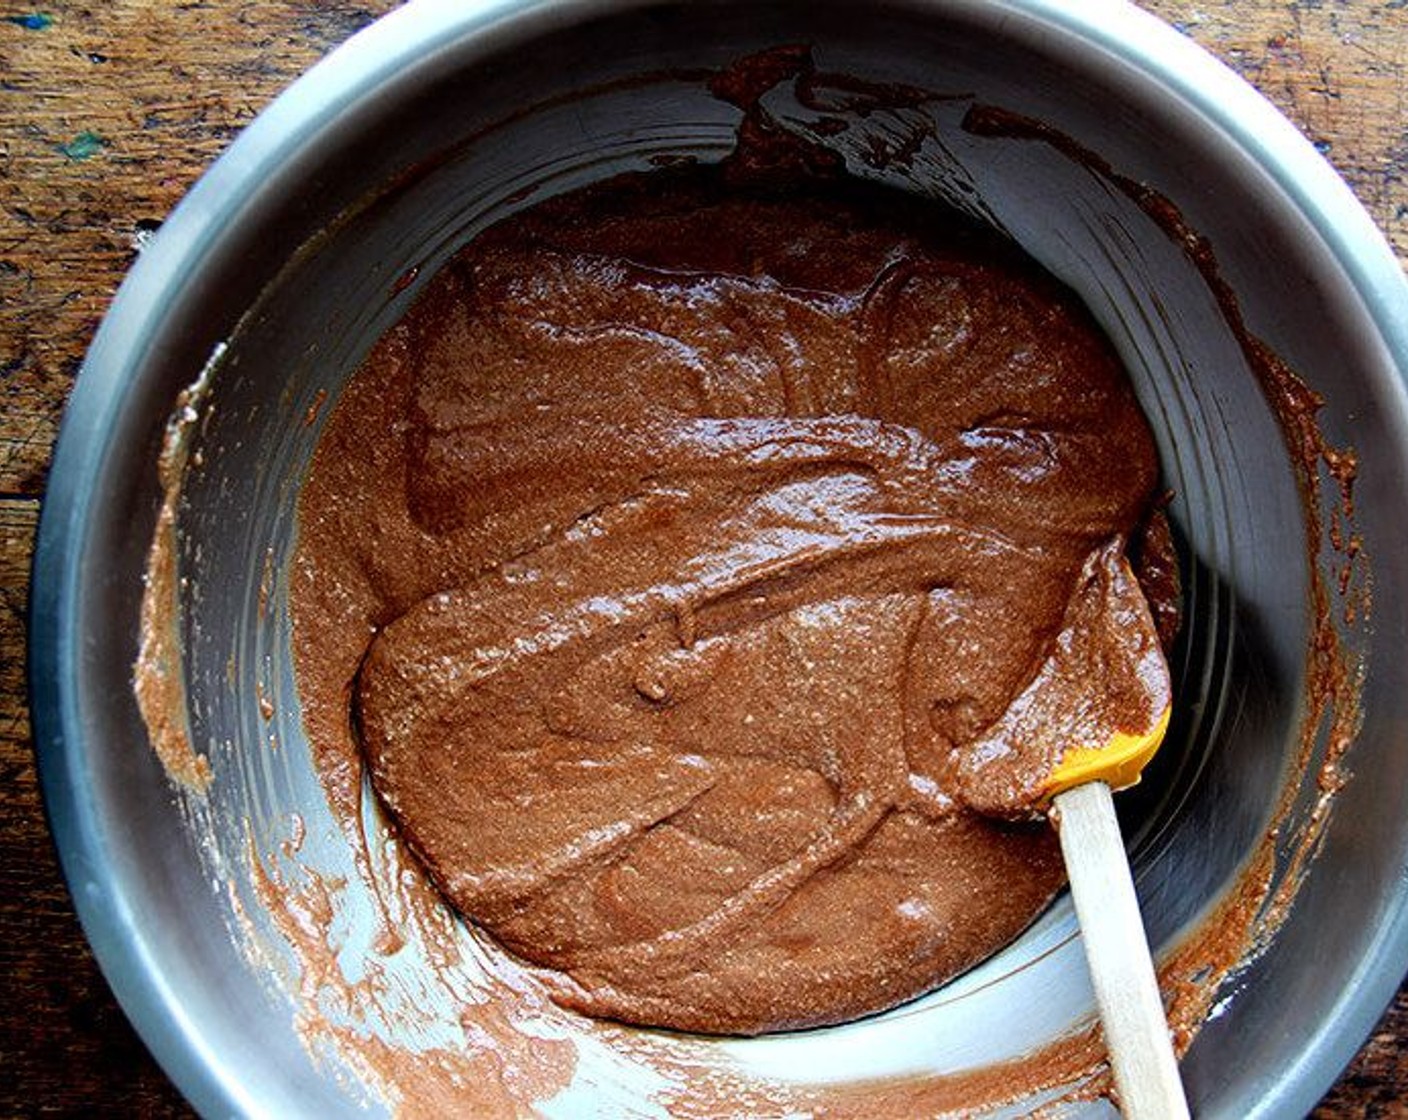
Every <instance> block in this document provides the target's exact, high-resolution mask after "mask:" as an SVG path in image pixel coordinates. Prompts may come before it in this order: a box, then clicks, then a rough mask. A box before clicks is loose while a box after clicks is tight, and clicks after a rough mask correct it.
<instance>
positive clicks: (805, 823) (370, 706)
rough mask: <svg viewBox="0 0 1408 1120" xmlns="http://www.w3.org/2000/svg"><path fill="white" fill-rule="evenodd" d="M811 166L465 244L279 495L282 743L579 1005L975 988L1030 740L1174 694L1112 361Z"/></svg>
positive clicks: (920, 213)
mask: <svg viewBox="0 0 1408 1120" xmlns="http://www.w3.org/2000/svg"><path fill="white" fill-rule="evenodd" d="M746 139H747V137H746V135H745V136H744V140H745V141H746ZM783 170H786V169H785V168H784V169H783ZM804 170H805V171H806V172H807V174H806V175H805V176H804V177H803V178H801V179H799V178H798V177H797V175H796V174H793V175H792V176H791V179H790V181H788V182H787V183H786V189H785V190H784V191H782V192H778V191H777V189H776V188H777V186H778V184H779V181H780V180H779V176H780V175H781V174H782V171H780V170H779V167H778V165H777V164H776V163H774V164H773V165H772V166H770V167H769V168H768V174H767V175H766V176H764V177H762V179H760V180H756V181H754V182H752V183H750V182H748V181H747V176H746V175H740V173H739V164H738V162H737V161H736V160H735V161H734V162H732V163H731V164H730V165H729V166H728V167H727V168H725V169H723V170H720V169H698V170H693V171H685V172H679V171H670V172H657V173H653V174H651V175H646V176H638V177H626V178H621V179H617V180H614V181H612V182H610V183H606V184H602V185H599V186H597V187H594V188H591V189H588V190H586V191H583V192H579V193H576V194H572V195H569V196H565V197H562V198H559V199H556V200H552V201H549V202H546V203H543V204H539V205H538V206H536V207H534V208H532V209H530V210H528V211H526V212H524V213H522V214H521V215H519V216H518V217H516V218H514V219H511V220H509V221H507V222H504V223H502V224H501V225H499V226H497V227H495V228H494V229H492V230H490V231H489V232H487V233H486V234H484V235H482V236H481V237H479V238H478V239H477V240H476V241H475V242H474V243H473V244H471V245H470V246H469V247H468V249H466V250H465V251H464V252H463V253H462V254H461V255H460V256H459V257H458V258H457V259H456V260H455V261H453V262H452V263H451V265H450V266H448V267H447V268H446V269H445V270H444V271H443V272H442V273H441V275H440V276H438V277H437V278H436V279H435V280H434V281H433V282H432V284H431V286H430V287H429V289H428V290H427V292H426V293H425V294H424V296H423V297H422V298H421V299H420V301H419V302H418V303H417V305H416V306H415V308H414V309H413V310H412V312H411V313H410V315H409V316H408V317H407V318H406V319H405V320H404V321H403V322H402V323H401V324H400V325H399V326H397V327H396V328H395V329H394V330H393V331H392V332H391V333H390V334H389V335H388V336H387V337H386V338H385V339H383V341H382V342H381V343H380V345H379V346H378V347H377V349H376V350H375V351H374V353H373V354H372V356H371V357H370V358H369V360H368V361H367V363H366V365H365V366H364V368H363V369H362V370H361V371H360V372H359V374H358V375H357V377H356V378H355V379H354V381H353V383H352V384H351V386H350V387H349V389H348V390H347V391H346V392H345V394H344V395H343V398H342V400H341V401H340V402H339V404H338V406H337V409H336V411H335V413H334V415H333V417H332V420H331V422H330V426H329V429H328V431H327V433H326V435H325V436H324V438H323V441H322V444H321V446H320V449H319V452H318V455H317V458H316V461H315V464H314V468H313V471H312V473H311V476H310V478H309V481H308V484H307V486H306V488H305V490H304V495H303V499H302V506H301V526H302V528H301V539H300V545H299V551H298V556H297V561H296V570H295V574H294V587H293V596H292V601H293V608H294V617H295V639H296V652H297V657H298V666H299V673H300V685H301V689H302V694H303V698H304V703H305V712H306V714H307V718H308V723H309V731H310V738H311V740H312V742H313V743H314V744H315V750H317V751H319V752H320V755H321V756H322V759H323V763H326V762H328V761H329V760H333V761H336V762H337V764H338V765H344V766H345V765H348V756H347V754H346V747H347V744H348V743H349V741H350V739H351V737H352V736H353V735H355V736H356V737H357V738H358V740H359V742H360V746H361V748H362V749H363V751H364V753H365V757H366V759H367V761H368V763H369V765H370V770H371V774H372V778H373V782H374V784H375V786H376V789H377V791H378V793H379V794H380V796H381V797H382V799H383V800H384V802H385V804H386V805H387V807H388V808H389V809H390V811H391V813H392V815H393V816H394V817H395V818H396V820H397V821H398V823H399V825H400V828H401V830H402V832H403V835H404V836H405V838H406V839H407V841H408V842H409V843H410V845H411V846H412V847H413V849H414V850H415V851H416V852H417V853H418V854H419V855H420V857H421V858H422V860H423V861H424V863H425V865H426V867H427V869H428V870H429V872H430V874H431V876H432V878H433V879H434V881H435V882H436V884H437V885H438V886H439V887H440V888H441V889H442V891H443V892H444V893H445V894H446V895H447V896H448V897H449V898H450V899H451V900H452V901H453V902H454V904H455V905H456V906H457V907H458V908H459V909H460V910H461V911H463V912H464V913H465V914H466V915H468V916H469V917H471V918H472V919H473V920H474V921H475V922H477V923H478V924H480V925H481V926H482V927H484V928H485V929H487V930H489V931H490V932H491V933H492V934H493V935H494V936H495V937H496V938H497V939H498V940H499V941H500V942H501V943H502V944H503V945H505V946H506V947H507V948H508V949H510V950H511V951H512V952H513V953H515V954H516V955H518V956H519V957H521V958H523V959H525V960H527V961H529V962H532V963H534V964H536V965H539V966H543V973H542V974H543V976H544V978H545V980H546V982H547V983H548V985H549V987H550V989H551V990H552V991H553V993H554V997H555V998H556V999H558V1000H559V1002H561V1003H563V1004H564V1005H566V1006H569V1007H572V1008H575V1009H578V1010H581V1011H584V1012H587V1013H589V1014H592V1015H597V1016H604V1017H611V1018H619V1019H623V1020H626V1021H630V1022H638V1023H646V1024H652V1025H661V1026H670V1027H677V1028H683V1029H690V1030H702V1031H724V1032H739V1033H756V1032H761V1031H768V1030H777V1029H786V1028H795V1027H803V1026H810V1025H816V1024H820V1023H828V1022H835V1021H840V1020H845V1019H849V1018H853V1017H856V1016H859V1015H863V1014H866V1013H869V1012H873V1011H876V1010H879V1009H882V1008H884V1007H888V1006H891V1005H893V1004H895V1003H898V1002H900V1001H903V1000H906V999H909V998H911V997H913V996H915V995H917V994H919V993H921V992H923V991H925V990H927V989H929V988H931V987H933V986H935V985H936V984H938V983H940V982H942V981H943V980H945V979H946V978H948V977H950V976H952V975H954V974H956V973H958V972H960V971H962V970H964V969H967V968H969V967H970V966H972V965H973V964H975V963H976V962H977V961H979V960H980V959H982V958H983V957H985V956H987V955H988V954H990V953H991V952H993V951H994V950H995V949H997V948H998V947H1000V946H1001V945H1003V944H1005V943H1006V942H1007V941H1009V940H1010V939H1011V938H1013V937H1014V936H1015V935H1016V934H1018V933H1019V932H1020V931H1021V930H1022V929H1023V928H1024V927H1025V926H1026V925H1027V924H1028V923H1029V922H1030V921H1031V919H1032V918H1033V917H1034V916H1035V915H1036V914H1037V913H1038V912H1039V911H1040V910H1041V909H1042V907H1044V906H1045V904H1046V902H1047V901H1048V900H1049V898H1050V897H1051V896H1052V894H1053V893H1054V892H1055V891H1056V890H1057V889H1058V887H1059V886H1060V884H1061V879H1062V872H1061V867H1060V857H1059V853H1058V851H1057V848H1056V846H1055V843H1054V840H1053V837H1052V834H1051V833H1050V830H1049V829H1048V828H1047V827H1046V826H1045V824H1044V823H1042V822H1040V821H1037V822H1036V823H1032V821H1031V820H1030V818H1032V817H1033V816H1039V805H1040V794H1041V791H1042V785H1043V781H1044V779H1045V777H1046V776H1047V775H1048V774H1049V773H1050V770H1051V768H1052V767H1053V766H1054V765H1055V764H1056V762H1058V761H1059V741H1060V736H1057V737H1056V739H1055V740H1052V738H1051V737H1050V736H1049V735H1047V736H1045V737H1044V738H1043V736H1041V735H1038V734H1036V733H1035V731H1034V722H1036V721H1039V722H1042V723H1045V724H1049V723H1050V721H1051V719H1052V718H1054V717H1055V716H1058V715H1059V716H1060V717H1061V718H1062V719H1064V722H1062V723H1061V725H1060V726H1061V728H1062V733H1063V734H1066V733H1069V735H1072V736H1077V737H1079V738H1080V739H1081V743H1080V745H1096V744H1097V743H1098V742H1099V741H1100V739H1101V737H1102V736H1107V735H1108V734H1109V733H1110V731H1112V730H1113V729H1114V728H1117V727H1125V728H1137V727H1141V726H1144V725H1145V723H1147V721H1148V714H1149V712H1150V711H1151V710H1154V709H1153V706H1154V705H1162V704H1163V703H1164V702H1166V700H1167V695H1166V684H1164V685H1163V686H1161V687H1162V691H1161V687H1160V686H1157V684H1156V683H1153V684H1151V680H1152V677H1151V674H1150V673H1149V671H1148V667H1149V664H1150V663H1151V659H1154V660H1159V659H1160V653H1159V636H1158V632H1157V631H1156V627H1155V618H1157V619H1158V621H1159V623H1160V624H1161V626H1162V627H1163V629H1165V630H1170V631H1171V629H1172V628H1173V627H1175V626H1176V608H1175V607H1174V606H1173V604H1172V602H1170V601H1168V600H1169V598H1170V596H1173V597H1176V593H1177V578H1176V569H1175V568H1173V566H1172V564H1171V550H1170V549H1169V548H1167V541H1166V528H1165V527H1164V526H1163V525H1162V522H1161V519H1160V518H1159V517H1158V516H1153V517H1151V514H1150V511H1151V508H1152V506H1153V504H1154V500H1155V497H1156V495H1157V491H1156V483H1157V465H1156V461H1155V455H1154V449H1153V444H1152V440H1151V438H1150V435H1149V432H1148V429H1147V427H1146V424H1145V421H1144V419H1143V417H1142V415H1141V414H1140V412H1139V409H1138V407H1137V405H1136V402H1135V400H1134V396H1133V393H1132V391H1131V388H1130V386H1129V384H1128V381H1127V379H1126V376H1125V374H1124V372H1123V370H1122V369H1121V368H1120V366H1119V365H1118V363H1117V362H1116V360H1115V358H1114V357H1113V355H1112V352H1111V350H1110V348H1109V346H1108V345H1107V343H1106V342H1105V341H1104V339H1103V338H1102V336H1101V335H1100V334H1099V332H1098V330H1097V329H1096V328H1095V327H1094V326H1093V324H1092V323H1091V322H1090V320H1089V319H1088V317H1087V315H1086V313H1085V312H1084V311H1083V309H1081V308H1080V307H1079V305H1078V304H1077V303H1076V301H1075V300H1074V298H1073V297H1072V296H1071V295H1070V294H1069V293H1067V292H1066V291H1065V290H1063V289H1062V288H1060V287H1059V286H1058V285H1056V284H1055V282H1054V281H1052V280H1050V279H1049V278H1048V277H1046V276H1045V275H1043V274H1041V273H1040V272H1039V271H1038V270H1037V269H1036V268H1035V266H1034V265H1032V264H1031V263H1030V262H1029V261H1027V260H1026V259H1025V258H1022V257H1020V256H1018V255H1017V254H1016V253H1015V252H1014V251H1013V250H1012V249H1011V248H1010V247H1008V246H1006V245H1005V244H1004V243H1000V242H998V241H996V240H995V239H991V238H989V237H987V236H986V235H984V234H982V233H980V232H979V231H977V230H976V229H974V228H972V227H970V226H968V225H967V224H965V223H963V222H962V220H960V219H959V218H957V217H955V216H953V215H950V214H947V213H945V212H943V211H937V212H936V210H935V208H934V207H933V206H932V205H925V206H919V205H917V204H914V203H911V202H908V201H906V200H905V199H904V198H903V197H901V196H898V195H891V194H887V193H878V192H876V193H868V192H861V191H858V190H857V189H856V188H843V187H841V186H840V185H837V184H830V185H828V184H827V183H826V182H825V180H826V176H825V175H824V174H823V175H822V176H821V179H820V180H818V179H817V176H816V174H815V169H814V168H810V169H804ZM1146 525H1147V526H1152V528H1151V529H1150V530H1149V531H1148V532H1146V531H1145V527H1146ZM1161 534H1163V535H1162V536H1161ZM1132 537H1133V538H1136V542H1137V543H1141V547H1140V548H1137V549H1132V550H1131V551H1134V552H1137V553H1139V554H1140V556H1137V557H1136V560H1140V559H1141V557H1142V562H1140V563H1137V564H1136V569H1137V570H1138V571H1139V572H1140V575H1141V579H1144V578H1146V576H1147V582H1146V587H1147V589H1148V590H1150V592H1151V593H1152V594H1154V596H1155V598H1156V600H1157V601H1158V602H1159V603H1160V604H1161V605H1159V606H1158V607H1157V608H1156V610H1155V615H1154V617H1151V615H1150V611H1149V609H1148V607H1147V606H1146V605H1145V602H1144V596H1143V594H1141V591H1140V588H1139V587H1137V586H1135V585H1134V584H1133V583H1132V582H1131V581H1130V580H1129V579H1128V578H1127V576H1123V575H1122V574H1121V573H1122V571H1123V567H1122V563H1121V560H1122V556H1123V554H1124V552H1125V550H1126V548H1127V546H1128V544H1129V542H1130V540H1131V538H1132ZM1161 593H1162V594H1161ZM1170 620H1172V621H1170ZM1156 675H1157V674H1155V676H1156ZM1094 682H1099V683H1094ZM1053 742H1056V743H1057V745H1056V746H1053ZM344 788H345V787H344ZM977 810H981V811H982V814H984V815H979V812H978V811H977Z"/></svg>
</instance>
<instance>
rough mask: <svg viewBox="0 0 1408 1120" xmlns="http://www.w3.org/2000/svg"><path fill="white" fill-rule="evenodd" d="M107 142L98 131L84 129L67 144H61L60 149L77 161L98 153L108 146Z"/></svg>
mask: <svg viewBox="0 0 1408 1120" xmlns="http://www.w3.org/2000/svg"><path fill="white" fill-rule="evenodd" d="M107 143H108V142H107V141H106V140H104V139H103V138H102V137H101V136H99V135H98V134H97V133H96V132H90V131H89V130H88V129H84V130H83V131H82V132H80V133H79V134H78V135H77V136H75V137H74V138H73V139H72V140H70V141H69V142H68V143H67V144H60V145H59V151H60V152H62V153H63V154H64V155H65V156H67V157H68V158H69V159H71V160H73V161H74V162H75V163H77V162H79V161H80V160H85V159H89V158H91V157H93V156H95V155H97V154H98V153H99V152H101V151H102V150H103V149H104V148H105V147H107Z"/></svg>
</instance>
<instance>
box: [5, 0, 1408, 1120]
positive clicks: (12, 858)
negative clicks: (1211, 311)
mask: <svg viewBox="0 0 1408 1120" xmlns="http://www.w3.org/2000/svg"><path fill="white" fill-rule="evenodd" d="M1072 2H1078V0H1072ZM391 6H392V5H391V4H390V3H388V2H386V0H364V2H361V3H348V2H346V0H242V2H236V0H180V2H177V0H164V2H163V0H108V2H103V3H99V2H97V0H94V2H93V3H80V2H75V0H47V2H42V3H41V6H40V7H38V8H31V7H28V6H26V5H25V4H20V5H18V6H10V7H6V8H0V394H3V405H0V983H3V985H4V988H3V992H2V993H0V995H3V999H0V1115H3V1116H29V1115H59V1116H63V1115H73V1116H142V1117H166V1116H188V1115H190V1110H189V1108H188V1107H187V1106H186V1105H185V1104H184V1103H183V1102H182V1101H181V1099H180V1097H179V1096H178V1094H177V1093H176V1092H175V1090H174V1089H173V1088H172V1087H171V1086H170V1084H169V1083H168V1082H167V1081H166V1079H165V1077H164V1076H163V1075H162V1073H161V1072H160V1070H159V1069H158V1068H157V1067H156V1066H155V1064H154V1063H153V1062H152V1060H151V1059H150V1058H149V1057H148V1056H147V1054H146V1051H145V1050H144V1049H143V1047H142V1044H141V1043H140V1042H139V1041H138V1040H137V1038H136V1036H135V1035H134V1034H133V1032H132V1030H131V1028H130V1027H128V1025H127V1023H126V1020H125V1019H124V1018H123V1015H122V1013H121V1011H120V1010H119V1009H118V1007H117V1006H116V1004H115V1003H114V1001H113V999H112V997H111V995H110V994H109V992H108V990H107V987H106V985H105V984H104V981H103V979H102V977H101V975H100V974H99V972H98V970H97V967H96V965H95V964H94V962H93V959H92V956H91V955H90V953H89V951H88V949H87V946H86V944H85V942H84V940H83V937H82V934H81V931H80V930H79V928H78V924H77V921H76V920H75V918H74V915H73V910H72V907H71V905H70V903H69V899H68V894H67V890H66V888H65V886H64V884H63V881H62V879H61V877H60V874H59V871H58V867H57V864H56V862H55V859H54V855H53V851H52V848H51V843H50V840H49V836H48V832H47V829H46V827H45V822H44V817H43V809H42V806H41V802H40V797H39V792H38V788H37V783H36V778H35V770H34V763H33V758H32V750H31V743H30V733H29V720H28V712H27V709H26V701H25V684H24V638H25V636H24V624H25V603H26V593H27V588H28V580H29V559H30V551H31V545H32V540H33V535H34V529H35V525H36V523H37V518H38V508H39V500H40V497H41V495H42V493H43V489H44V479H45V472H46V470H47V467H48V463H49V458H50V453H51V450H52V446H53V442H54V438H55V435H56V432H57V427H58V423H59V417H60V414H61V412H62V409H63V406H64V402H65V399H66V397H67V395H68V391H69V389H70V387H71V385H72V383H73V377H74V374H75V371H76V370H77V368H78V365H79V362H80V361H81V359H82V355H83V352H84V349H85V347H86V346H87V344H88V341H89V339H90V338H91V336H92V334H93V331H94V329H95V327H96V325H97V322H98V320H99V318H100V317H101V315H102V313H103V310H104V308H105V307H106V305H107V303H108V301H109V300H110V298H111V296H112V294H113V292H114V291H115V290H116V287H117V285H118V282H119V281H120V280H121V278H122V275H123V273H124V271H125V270H126V269H127V267H128V266H129V265H130V264H131V262H132V260H133V258H134V256H135V254H136V252H137V249H138V246H139V245H140V244H141V241H142V239H143V238H144V237H146V236H148V235H149V234H150V233H151V231H153V230H154V229H155V228H156V227H157V226H158V224H159V223H160V221H161V219H162V217H163V216H164V215H165V214H166V213H167V211H168V210H170V208H171V207H172V206H173V205H174V204H175V202H176V201H177V199H178V198H180V196H181V195H182V193H183V192H184V191H185V190H186V189H187V188H188V187H189V186H190V185H191V183H192V182H193V181H194V180H195V179H196V177H197V176H198V175H199V174H200V172H201V171H202V169H203V168H205V167H206V166H207V165H208V164H209V163H210V162H211V161H212V160H213V159H214V158H215V157H216V156H217V155H218V154H219V153H220V152H221V150H223V149H224V148H225V146H226V145H227V144H228V143H229V142H230V140H231V139H232V138H233V137H234V136H235V134H236V133H237V132H238V131H239V130H240V128H241V127H242V126H243V125H244V124H246V123H247V122H248V121H249V120H250V119H251V118H253V117H254V115H255V114H256V113H258V112H259V110H260V109H261V108H262V107H263V106H264V105H266V104H267V103H268V102H269V100H270V99H271V98H272V97H273V96H274V95H275V94H276V93H277V92H278V91H279V90H280V89H282V88H283V87H284V86H285V85H287V84H288V83H289V82H290V81H291V80H292V79H293V78H294V77H295V76H296V75H297V74H298V73H299V72H301V71H302V70H304V69H306V68H307V67H308V66H309V65H311V64H312V63H313V62H314V61H316V60H317V59H318V58H319V57H320V56H321V55H323V54H325V53H326V52H327V51H328V50H330V49H331V48H332V47H333V46H335V45H336V44H337V43H338V42H340V41H341V40H343V39H344V38H346V37H347V36H348V35H350V34H351V33H352V32H354V31H356V30H357V29H358V28H359V27H361V26H363V25H364V24H366V23H368V22H370V21H371V20H372V19H374V18H375V17H376V16H377V15H379V14H381V12H383V11H384V10H386V9H387V8H389V7H391ZM1146 6H1147V7H1149V8H1150V9H1152V10H1153V11H1155V12H1156V13H1158V14H1159V15H1161V16H1163V17H1164V18H1165V19H1167V20H1168V21H1169V22H1171V23H1173V24H1175V25H1176V26H1178V27H1179V28H1180V29H1181V30H1183V31H1184V32H1185V33H1186V34H1188V35H1190V36H1191V37H1192V38H1194V39H1195V40H1197V41H1198V42H1200V43H1202V44H1203V45H1205V46H1207V47H1208V48H1209V49H1211V50H1212V51H1213V52H1214V53H1215V54H1217V55H1218V56H1220V57H1221V58H1222V59H1223V60H1224V61H1226V62H1227V63H1229V64H1230V65H1231V66H1232V67H1233V68H1234V69H1236V70H1237V71H1239V72H1240V73H1241V74H1243V75H1244V76H1245V77H1246V78H1248V79H1249V80H1250V81H1251V82H1252V83H1253V84H1255V85H1256V86H1258V87H1259V88H1260V89H1261V90H1262V91H1263V92H1264V93H1265V94H1266V95H1267V96H1268V97H1269V98H1270V99H1271V100H1272V101H1273V102H1275V103H1276V104H1277V105H1278V106H1279V107H1280V108H1281V109H1282V110H1283V111H1284V112H1285V113H1286V114H1287V115H1288V116H1289V117H1290V118H1291V119H1292V120H1293V121H1295V122H1296V123H1297V124H1298V125H1299V126H1300V127H1301V129H1302V130H1303V131H1304V132H1305V134H1306V135H1307V136H1308V137H1309V138H1310V139H1311V140H1312V141H1313V142H1314V143H1315V145H1316V146H1317V147H1318V148H1319V149H1320V150H1321V151H1322V152H1324V153H1325V154H1326V156H1327V157H1328V158H1329V159H1330V160H1331V162H1333V163H1334V164H1335V165H1336V166H1337V167H1338V168H1339V170H1340V171H1341V173H1342V174H1343V175H1344V176H1345V178H1346V179H1347V180H1348V181H1349V183H1350V184H1351V186H1352V187H1353V188H1354V189H1355V191H1356V192H1357V193H1358V195H1359V197H1360V198H1361V199H1362V200H1363V201H1364V204H1365V205H1366V206H1367V208H1368V209H1369V211H1370V213H1371V214H1372V215H1373V216H1374V218H1375V219H1376V220H1377V222H1378V223H1379V225H1380V227H1381V228H1382V229H1384V230H1385V231H1386V233H1387V234H1388V236H1389V238H1390V239H1391V241H1392V243H1393V245H1394V246H1395V248H1396V249H1397V251H1398V253H1399V256H1400V258H1401V259H1404V260H1406V261H1408V0H1196V2H1189V0H1148V3H1147V4H1146ZM1405 1098H1408V988H1405V989H1404V990H1400V992H1399V994H1398V998H1397V1000H1396V1001H1395V1003H1394V1005H1393V1007H1392V1008H1391V1009H1390V1011H1389V1013H1388V1015H1387V1016H1386V1017H1385V1018H1384V1020H1383V1022H1382V1023H1381V1024H1380V1026H1379V1028H1378V1030H1377V1031H1376V1033H1375V1034H1374V1035H1373V1036H1372V1038H1371V1039H1370V1040H1369V1042H1368V1043H1367V1044H1366V1045H1365V1047H1364V1048H1363V1050H1362V1051H1361V1052H1360V1054H1359V1056H1358V1058H1357V1059H1356V1060H1355V1062H1354V1064H1353V1065H1352V1066H1351V1067H1350V1068H1349V1070H1348V1071H1347V1072H1346V1073H1345V1074H1344V1076H1343V1077H1342V1078H1341V1079H1340V1081H1339V1082H1338V1084H1337V1085H1336V1086H1335V1088H1334V1089H1333V1091H1332V1092H1331V1093H1330V1094H1329V1095H1328V1096H1327V1097H1326V1099H1325V1100H1324V1102H1323V1103H1322V1104H1321V1105H1320V1107H1319V1108H1318V1110H1317V1111H1316V1113H1315V1115H1316V1117H1319V1118H1321V1120H1328V1118H1331V1117H1335V1118H1339V1117H1344V1118H1351V1117H1352V1118H1363V1120H1369V1118H1383V1117H1405V1116H1408V1103H1405Z"/></svg>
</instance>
